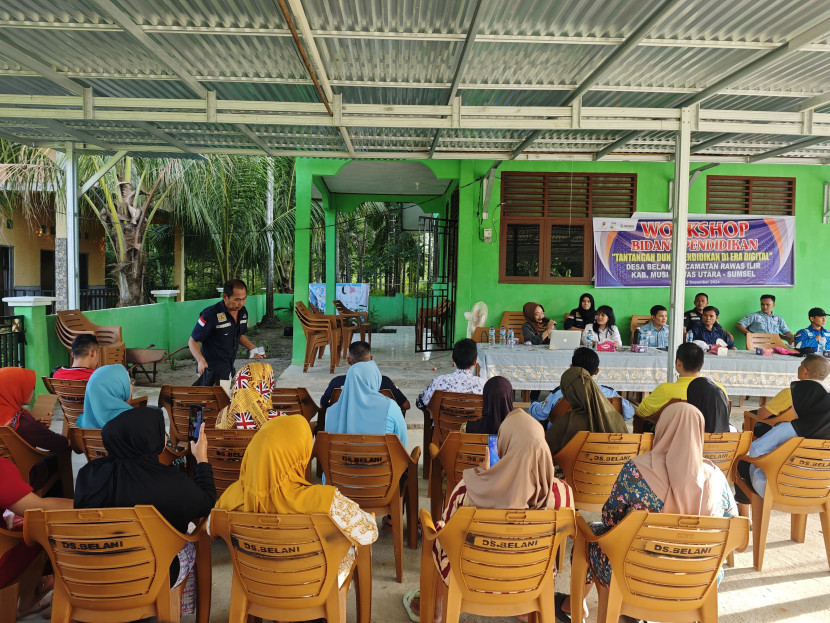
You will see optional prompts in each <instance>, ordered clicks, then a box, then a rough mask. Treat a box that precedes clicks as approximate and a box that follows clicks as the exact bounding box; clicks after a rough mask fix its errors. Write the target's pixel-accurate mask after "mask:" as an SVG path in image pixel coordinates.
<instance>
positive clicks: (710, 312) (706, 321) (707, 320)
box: [689, 305, 735, 350]
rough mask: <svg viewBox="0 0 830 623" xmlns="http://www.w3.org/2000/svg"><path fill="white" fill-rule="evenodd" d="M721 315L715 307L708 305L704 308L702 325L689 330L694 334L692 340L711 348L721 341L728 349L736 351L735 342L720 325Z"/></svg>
mask: <svg viewBox="0 0 830 623" xmlns="http://www.w3.org/2000/svg"><path fill="white" fill-rule="evenodd" d="M719 315H720V310H719V309H718V308H717V307H715V306H714V305H707V306H706V307H704V308H703V313H702V314H701V320H700V323H699V324H696V325H694V326H693V327H692V328H691V329H689V330H690V331H691V332H692V339H694V340H702V341H704V342H706V343H707V344H708V345H709V346H713V345H715V344H716V343H717V341H718V340H719V339H720V340H723V342H724V344H726V347H727V348H728V349H730V350H735V342H733V341H732V338H731V337H730V336H729V334H728V333H727V332H726V331H724V330H723V327H722V326H720V325H719V324H718V316H719Z"/></svg>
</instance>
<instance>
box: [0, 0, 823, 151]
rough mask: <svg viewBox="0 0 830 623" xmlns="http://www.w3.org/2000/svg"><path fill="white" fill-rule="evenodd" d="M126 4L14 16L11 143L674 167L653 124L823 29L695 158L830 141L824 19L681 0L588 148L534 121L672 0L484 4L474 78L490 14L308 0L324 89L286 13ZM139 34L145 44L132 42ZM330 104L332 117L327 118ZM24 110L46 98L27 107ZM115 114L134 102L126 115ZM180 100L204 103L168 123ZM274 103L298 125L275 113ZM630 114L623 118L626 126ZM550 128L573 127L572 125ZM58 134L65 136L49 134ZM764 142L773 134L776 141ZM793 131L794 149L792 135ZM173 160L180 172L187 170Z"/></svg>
mask: <svg viewBox="0 0 830 623" xmlns="http://www.w3.org/2000/svg"><path fill="white" fill-rule="evenodd" d="M112 4H113V6H114V7H115V9H116V10H115V11H110V12H107V11H103V10H101V9H100V8H99V3H98V2H93V0H15V1H14V3H13V4H12V3H9V2H7V3H5V4H4V5H3V6H0V97H2V98H3V101H2V102H0V131H2V132H3V133H4V134H6V135H7V136H12V137H18V138H19V139H20V140H23V141H28V142H31V141H34V142H38V141H40V142H41V143H42V144H50V143H54V142H56V141H66V140H68V139H69V138H71V136H70V135H69V134H66V133H61V131H60V128H61V127H64V128H65V129H69V130H71V129H72V128H75V129H76V130H82V131H83V132H85V133H86V134H88V135H92V136H93V137H96V138H97V139H98V140H100V141H101V142H103V143H105V144H109V145H110V146H116V145H117V146H130V145H134V146H136V147H137V148H138V147H144V148H146V149H147V150H148V151H147V153H155V152H154V151H153V150H158V149H161V148H164V147H165V144H164V138H163V137H159V135H158V133H155V134H153V133H150V132H147V131H145V130H143V129H141V128H140V127H139V126H137V125H136V123H135V121H139V120H140V121H142V122H148V121H149V122H152V123H154V124H155V125H156V127H157V128H159V129H160V130H162V131H164V132H166V133H167V135H168V136H170V137H172V139H173V140H174V141H176V142H180V143H184V144H185V145H187V146H188V147H189V148H190V149H195V150H211V153H213V152H219V151H222V150H226V151H228V152H229V153H240V152H242V151H244V150H248V149H250V150H260V147H261V145H260V144H258V143H257V142H255V141H253V140H252V139H251V137H250V136H249V134H248V133H246V132H251V131H252V132H254V133H255V134H256V136H257V137H258V139H259V141H261V143H264V144H265V145H266V146H267V147H268V148H269V149H272V150H276V151H277V152H285V153H293V152H305V151H308V152H319V153H321V154H323V155H331V154H339V153H345V150H346V142H345V141H344V138H343V136H342V134H341V131H340V130H339V129H338V128H336V127H334V126H335V122H337V123H341V124H342V126H343V132H345V133H346V134H347V135H348V136H349V137H350V138H351V142H352V144H353V145H354V149H355V151H356V152H357V154H361V153H363V154H366V155H374V154H385V153H389V154H391V155H395V156H401V155H407V154H412V155H417V156H419V157H423V156H424V155H425V154H426V153H427V152H428V151H429V149H430V147H431V146H432V145H433V140H434V139H435V137H436V135H438V140H437V142H436V148H437V152H438V153H439V154H440V153H441V152H446V153H456V152H464V153H467V152H474V151H482V152H487V153H488V154H494V155H498V154H502V155H507V154H510V153H511V152H513V150H514V149H516V147H517V146H518V145H519V144H520V143H521V142H522V141H523V140H524V139H525V138H526V137H527V136H529V135H531V132H532V130H533V129H535V128H539V129H540V130H542V129H544V131H540V132H539V133H538V136H537V135H536V134H534V136H537V140H536V141H535V142H533V143H532V144H530V145H529V146H527V149H526V151H527V152H528V154H530V155H531V156H542V155H550V154H555V153H563V154H565V153H591V152H596V151H597V150H600V149H602V148H603V147H605V146H607V145H609V144H611V143H612V142H614V141H616V140H617V139H619V138H620V137H623V136H627V135H628V134H629V133H630V131H631V130H632V129H638V128H639V129H643V130H647V131H644V132H640V133H638V134H637V135H636V136H635V137H634V138H633V140H631V141H630V142H629V143H628V144H627V145H624V146H621V147H620V149H619V151H620V152H629V153H638V154H648V153H652V154H655V155H656V156H659V157H663V156H664V155H665V154H669V153H671V151H672V149H673V143H674V134H673V132H671V131H670V130H667V129H666V127H667V125H671V123H673V121H672V120H671V119H667V118H666V117H665V115H663V116H661V115H651V114H650V113H649V112H648V111H647V110H644V109H671V108H675V107H677V106H679V105H680V104H681V103H682V102H683V101H684V100H686V99H687V98H688V97H690V96H692V95H694V94H695V93H697V92H699V91H700V90H702V89H705V88H707V87H710V86H711V85H713V84H716V83H717V82H718V81H719V80H722V79H724V78H725V77H729V76H730V75H731V74H733V72H735V71H736V70H739V69H740V68H742V67H744V66H746V65H747V64H748V63H752V62H757V61H759V59H764V58H768V57H767V55H768V54H769V53H770V52H772V51H773V50H775V49H776V47H777V46H781V45H783V44H785V43H786V42H788V41H790V40H792V39H793V38H794V37H796V36H797V35H800V34H801V33H803V32H804V31H805V30H807V29H811V28H814V29H815V31H814V32H813V36H812V39H811V40H808V41H804V42H802V43H804V44H805V45H804V46H803V47H802V48H801V49H798V50H793V51H790V52H789V53H787V54H783V55H781V57H780V58H778V59H777V60H775V61H773V62H768V63H764V64H763V65H762V66H760V67H758V68H757V69H756V70H755V71H753V72H752V73H748V74H747V75H743V76H741V77H737V78H734V79H731V80H729V82H728V84H726V85H725V86H724V88H723V89H721V90H720V91H719V92H717V93H713V94H712V96H710V97H709V98H708V99H706V100H704V101H703V102H702V103H701V113H700V118H701V123H702V124H703V123H705V124H706V125H705V127H704V126H701V127H704V129H706V130H707V131H706V132H696V133H695V136H694V140H695V142H700V141H703V140H708V139H709V138H711V137H713V136H719V135H721V134H723V133H726V134H725V137H726V138H728V140H724V141H722V142H720V143H718V144H716V145H714V146H712V147H710V148H709V149H707V150H706V152H705V153H709V154H720V155H740V156H742V155H747V154H757V153H764V152H765V151H769V150H770V149H775V148H776V147H781V146H786V145H788V144H791V143H794V142H796V141H797V140H800V139H801V138H803V137H804V136H809V135H810V133H809V131H810V124H811V123H812V129H813V131H815V132H817V133H819V134H822V135H824V134H827V135H830V130H828V128H830V119H827V118H823V117H822V115H826V114H828V113H830V98H824V99H821V98H820V96H822V95H823V94H827V93H830V3H829V2H828V1H827V0H766V1H765V2H758V1H757V0H733V1H732V2H723V0H678V2H677V3H676V4H675V6H674V7H673V9H672V10H671V11H670V12H668V13H666V14H665V15H664V16H662V17H661V18H659V19H658V20H657V21H656V22H655V23H654V25H653V27H652V28H651V29H650V31H649V32H647V33H645V35H644V38H643V39H642V40H641V41H639V43H638V45H636V46H633V47H632V48H631V49H630V50H628V51H627V52H626V53H624V54H622V55H618V57H617V58H616V60H615V61H614V64H613V66H611V67H610V68H609V70H608V71H606V72H605V73H604V74H603V75H601V76H600V77H599V78H598V79H597V80H596V82H595V83H591V84H590V85H588V89H587V90H586V92H585V93H584V95H583V97H582V100H581V105H582V107H583V109H589V110H592V109H596V108H599V109H603V110H605V109H610V111H611V114H610V115H609V116H606V117H601V119H602V121H592V122H590V124H589V123H588V122H585V124H586V125H590V127H592V128H594V129H584V128H582V129H579V128H581V123H582V122H580V121H579V120H578V119H577V120H576V121H575V123H574V125H573V128H574V129H565V130H560V129H556V130H550V129H547V128H549V127H550V125H548V126H547V128H542V127H541V126H539V125H534V121H533V120H532V119H531V117H535V118H537V119H543V118H545V117H548V116H549V115H548V113H535V109H537V108H539V107H548V108H549V107H556V106H561V105H562V104H563V102H566V101H568V99H569V97H570V95H571V93H572V92H573V90H574V89H576V88H577V87H579V85H581V84H582V83H583V82H584V81H585V80H586V79H587V77H588V76H589V75H591V73H592V72H593V71H594V70H596V69H597V68H598V67H600V66H602V64H603V63H604V62H607V61H608V59H610V58H613V57H614V55H615V53H616V52H617V51H618V50H619V46H620V45H621V44H622V43H623V42H624V41H625V40H626V38H627V37H630V36H631V35H632V34H633V33H634V32H635V31H636V30H637V29H638V28H639V27H640V25H641V24H642V23H643V22H644V21H645V20H646V19H647V18H648V17H649V15H651V14H652V12H654V11H655V10H657V9H658V8H659V7H661V6H663V4H664V2H663V0H604V1H603V2H596V1H595V0H558V1H557V2H545V1H541V0H514V1H512V2H509V3H505V2H502V3H496V2H484V3H483V4H482V10H481V15H480V21H479V24H478V28H477V31H476V33H475V35H476V38H475V40H474V42H473V43H472V44H471V47H470V48H469V50H468V52H469V54H468V56H467V60H466V64H465V65H464V66H463V67H461V68H459V65H458V64H459V62H460V59H461V58H462V50H463V49H464V46H465V38H466V36H467V34H468V33H467V31H468V29H469V28H470V23H471V20H472V16H473V13H474V9H475V7H476V6H477V4H478V0H455V1H451V0H300V6H301V7H302V11H303V12H304V14H299V13H298V14H296V15H294V16H293V21H294V22H295V26H296V27H297V29H298V30H299V31H300V33H306V31H305V24H304V23H303V20H307V25H308V28H309V29H310V33H311V36H310V37H308V36H307V34H301V45H302V46H303V47H304V50H305V51H306V53H307V56H308V58H309V59H310V63H311V65H312V66H313V68H314V71H315V74H316V77H317V78H318V79H319V80H320V82H321V86H320V90H318V89H317V87H315V85H314V84H313V81H312V74H311V72H310V71H309V68H308V67H307V66H306V64H305V63H304V62H303V59H302V57H301V55H300V52H299V50H298V48H297V45H296V43H295V41H294V39H293V38H292V36H291V33H290V31H289V29H288V24H287V23H286V19H285V17H284V16H283V14H282V12H281V11H280V10H279V7H278V5H277V3H275V2H273V0H244V1H243V0H202V1H199V2H197V1H196V0H130V1H129V2H127V0H112ZM104 6H105V8H106V4H105V5H104ZM125 16H126V17H125ZM123 19H128V20H131V22H132V23H131V24H126V23H123V22H120V20H123ZM824 22H826V23H824ZM823 23H824V28H823V29H821V28H818V26H819V25H821V24H823ZM127 27H129V29H130V30H131V31H133V32H137V33H139V34H138V35H137V36H133V35H131V34H129V33H128V32H127ZM318 54H319V57H318ZM318 58H319V61H318ZM456 78H457V83H456V86H457V88H458V90H457V93H456V94H457V95H458V96H460V98H461V102H462V105H463V110H462V113H461V114H460V115H459V114H458V112H459V111H458V110H456V115H457V118H455V119H453V115H452V114H451V111H450V109H448V108H442V109H440V111H441V112H440V113H439V112H436V110H437V109H435V108H434V107H436V106H445V105H446V104H447V103H448V98H449V95H450V85H451V84H452V83H453V81H454V79H456ZM327 81H328V82H327ZM84 87H88V88H91V89H92V93H93V94H94V101H91V100H89V101H87V105H88V108H87V111H86V116H87V117H89V118H87V119H86V120H84V119H82V118H81V117H83V116H84V115H83V113H82V107H81V105H80V101H79V100H61V101H58V100H45V99H41V98H45V97H50V96H58V95H67V94H68V93H76V94H80V93H81V90H82V89H83V88H84ZM206 91H213V92H214V93H215V97H216V103H217V105H216V110H215V111H214V110H213V109H212V108H211V105H210V104H209V103H208V102H207V101H206V100H204V99H201V98H203V97H204V93H205V92H206ZM321 92H322V93H323V97H325V98H326V100H327V104H328V106H329V109H330V110H331V114H332V117H321V116H320V115H321V114H324V113H321V112H319V111H322V110H324V109H323V108H322V107H321V106H320V103H321ZM331 94H334V95H335V96H336V100H335V98H329V95H331ZM21 95H24V96H32V99H26V100H24V99H15V96H21ZM112 98H127V99H128V100H130V102H120V103H119V104H118V105H117V106H113V105H112ZM811 98H819V99H815V101H813V103H812V105H813V107H814V109H815V110H814V111H813V117H812V120H810V119H807V118H805V119H799V118H798V117H797V116H796V117H793V118H786V119H783V120H782V119H781V118H774V117H773V116H772V115H770V116H768V117H763V116H762V117H760V118H759V117H758V116H757V114H756V113H775V112H780V111H798V110H799V107H801V106H802V105H803V104H804V103H805V102H807V101H808V100H811ZM135 99H141V100H146V101H144V102H138V103H135V102H132V100H135ZM329 99H331V101H328V100H329ZM167 100H188V101H189V102H190V103H188V102H180V101H171V102H170V104H169V105H166V104H165V101H167ZM229 101H232V102H234V103H233V104H232V105H230V106H229V105H228V102H229ZM47 102H48V103H47ZM340 102H342V104H343V108H342V109H340V108H338V106H339V103H340ZM90 103H92V104H93V105H94V108H89V104H90ZM269 103H279V104H281V105H282V107H281V108H279V109H278V110H272V109H271V108H269V106H268V105H269ZM355 105H360V106H362V108H360V109H355V108H354V106H355ZM19 107H25V108H27V109H28V110H29V111H31V115H30V116H31V118H30V119H26V120H23V119H20V118H19V117H20V116H21V113H20V112H19V111H16V110H15V109H16V108H19ZM471 107H485V108H483V109H482V110H483V111H484V112H483V113H481V114H479V113H478V112H475V113H474V112H469V111H470V108H471ZM493 109H497V111H498V112H494V111H493ZM617 109H625V111H620V112H619V113H618V114H614V113H615V111H616V110H617ZM631 109H635V110H633V111H632V110H631ZM636 109H640V110H636ZM476 110H478V109H476ZM50 111H54V115H52V114H50ZM709 111H711V113H712V114H710V115H708V116H707V113H708V112H709ZM717 111H721V113H720V115H719V116H718V115H715V113H717ZM725 111H747V113H749V112H752V113H753V115H752V116H750V115H747V120H751V121H752V122H753V124H752V126H747V125H746V124H741V122H743V121H744V120H743V119H740V118H737V117H736V118H734V119H731V118H725V117H724V114H723V113H724V112H725ZM214 114H216V117H215V119H214V117H213V115H214ZM713 115H714V116H713ZM113 116H115V118H113ZM553 116H554V117H556V119H557V122H558V126H557V127H561V125H562V123H566V122H569V120H570V119H571V118H572V116H571V115H570V113H568V114H564V115H563V114H561V113H555V114H553ZM52 117H54V119H56V120H58V121H59V122H60V123H63V124H64V126H55V125H49V126H48V127H47V125H46V122H45V121H40V122H39V121H38V119H40V118H43V119H48V120H51V119H52ZM99 117H105V118H106V120H105V121H102V120H100V119H98V118H99ZM306 117H307V119H306ZM651 117H653V119H652V118H651ZM733 117H734V115H733ZM373 119H378V122H377V123H374V124H373V123H372V120H373ZM338 120H339V121H338ZM773 122H774V123H773ZM640 123H642V125H638V124H640ZM522 124H524V125H522ZM764 124H771V125H770V128H771V129H772V128H774V131H773V132H772V133H771V134H764V130H763V125H764ZM243 125H244V126H245V127H241V126H243ZM451 125H452V126H453V127H450V126H451ZM439 127H440V128H441V131H440V133H439V132H438V128H439ZM56 128H57V129H56ZM245 128H247V130H246V129H245ZM655 128H657V129H655ZM733 128H734V129H733ZM790 128H792V132H793V134H792V135H782V134H781V132H782V131H790ZM747 129H750V130H752V132H751V133H747V132H746V130H747ZM709 130H712V131H709ZM88 147H89V148H96V146H94V145H89V146H88ZM97 147H98V148H100V147H102V146H100V145H99V146H97ZM169 147H170V152H169V153H176V152H177V148H175V147H173V146H169ZM828 155H830V145H828V144H827V143H824V144H819V145H815V146H812V147H809V148H805V149H803V150H801V151H799V152H797V153H794V154H793V157H794V158H803V157H811V158H817V157H818V158H824V157H827V156H828Z"/></svg>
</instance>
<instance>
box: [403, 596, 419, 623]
mask: <svg viewBox="0 0 830 623" xmlns="http://www.w3.org/2000/svg"><path fill="white" fill-rule="evenodd" d="M420 596H421V591H419V590H418V589H415V590H412V591H408V592H407V593H406V595H404V596H403V607H404V609H405V610H406V613H407V614H408V615H409V620H410V621H412V623H421V616H420V615H418V614H415V613H414V612H412V600H413V599H414V598H415V597H419V598H420Z"/></svg>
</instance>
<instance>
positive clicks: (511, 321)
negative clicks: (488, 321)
mask: <svg viewBox="0 0 830 623" xmlns="http://www.w3.org/2000/svg"><path fill="white" fill-rule="evenodd" d="M525 322H526V320H525V315H524V312H521V311H506V312H504V313H503V314H502V315H501V323H500V324H499V326H498V327H496V333H498V330H499V328H500V327H504V328H505V329H508V330H509V329H513V336H514V337H515V338H516V339H517V340H519V343H521V342H523V341H524V340H522V325H523V324H524V323H525Z"/></svg>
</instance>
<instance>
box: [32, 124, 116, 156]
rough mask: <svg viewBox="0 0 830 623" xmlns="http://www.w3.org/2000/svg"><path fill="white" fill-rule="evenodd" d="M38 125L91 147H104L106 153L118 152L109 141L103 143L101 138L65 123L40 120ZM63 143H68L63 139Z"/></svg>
mask: <svg viewBox="0 0 830 623" xmlns="http://www.w3.org/2000/svg"><path fill="white" fill-rule="evenodd" d="M37 124H38V125H41V126H44V127H47V128H49V129H50V130H54V131H55V132H62V133H63V134H66V135H67V136H71V137H72V138H74V139H75V140H76V141H80V142H82V143H88V144H90V145H98V147H102V148H103V149H105V150H106V151H117V150H116V149H115V148H113V146H112V145H111V144H110V143H109V142H108V141H102V140H101V139H99V138H96V137H95V136H93V135H92V134H90V133H89V132H84V131H83V130H81V129H80V128H73V127H70V126H68V125H66V124H65V123H61V122H60V121H55V120H53V119H38V120H37ZM63 142H66V139H63Z"/></svg>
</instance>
